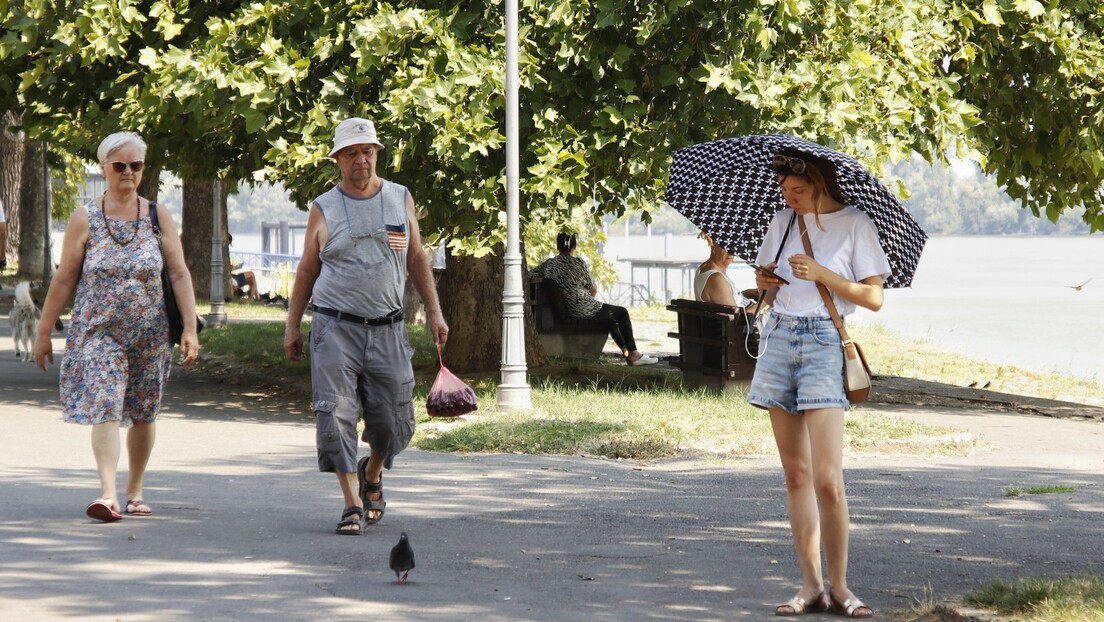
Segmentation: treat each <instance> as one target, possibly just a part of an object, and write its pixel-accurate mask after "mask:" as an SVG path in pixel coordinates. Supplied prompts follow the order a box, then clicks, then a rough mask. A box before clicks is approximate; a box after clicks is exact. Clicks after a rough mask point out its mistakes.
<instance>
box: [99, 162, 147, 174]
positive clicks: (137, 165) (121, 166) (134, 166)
mask: <svg viewBox="0 0 1104 622" xmlns="http://www.w3.org/2000/svg"><path fill="white" fill-rule="evenodd" d="M108 164H110V165H111V168H112V169H113V170H114V171H115V172H116V173H122V172H123V171H125V170H127V167H128V166H129V167H130V170H132V171H134V172H135V173H137V172H138V171H140V170H142V167H143V166H145V164H146V163H145V162H143V161H141V160H134V161H133V162H119V161H117V160H116V161H114V162H108Z"/></svg>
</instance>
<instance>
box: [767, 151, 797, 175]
mask: <svg viewBox="0 0 1104 622" xmlns="http://www.w3.org/2000/svg"><path fill="white" fill-rule="evenodd" d="M771 168H775V169H779V168H782V169H785V168H788V169H790V170H791V171H793V172H795V173H797V174H798V175H800V174H802V173H804V172H805V160H802V159H801V158H794V157H790V156H785V155H782V154H781V153H780V154H777V155H776V156H774V159H773V160H771Z"/></svg>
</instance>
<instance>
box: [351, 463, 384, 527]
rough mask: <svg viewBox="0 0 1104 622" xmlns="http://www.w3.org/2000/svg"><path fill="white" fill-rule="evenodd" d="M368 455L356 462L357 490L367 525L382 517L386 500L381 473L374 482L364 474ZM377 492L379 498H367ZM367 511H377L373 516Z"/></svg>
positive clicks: (378, 520) (376, 521) (373, 523)
mask: <svg viewBox="0 0 1104 622" xmlns="http://www.w3.org/2000/svg"><path fill="white" fill-rule="evenodd" d="M368 459H369V456H365V457H363V458H361V459H360V461H359V462H357V484H358V492H359V493H360V502H361V503H363V504H364V522H365V523H366V524H368V525H375V524H376V523H378V522H380V521H381V520H382V519H383V511H384V510H385V509H386V508H387V502H386V501H384V500H383V473H380V479H379V481H378V482H376V483H374V484H373V483H371V482H369V481H368V477H367V476H366V475H365V474H364V467H366V466H368ZM376 493H379V499H376V500H372V499H369V497H371V496H372V495H374V494H376ZM369 512H378V514H376V515H375V516H374V517H373V516H371V515H369Z"/></svg>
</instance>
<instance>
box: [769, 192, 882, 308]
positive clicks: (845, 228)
mask: <svg viewBox="0 0 1104 622" xmlns="http://www.w3.org/2000/svg"><path fill="white" fill-rule="evenodd" d="M793 215H794V211H793V210H792V209H790V208H788V207H787V208H785V209H783V210H781V211H779V212H778V213H777V214H775V215H774V220H772V221H771V224H770V228H769V229H767V235H766V237H765V238H764V239H763V246H761V247H760V248H759V256H758V257H757V258H756V263H758V264H760V265H766V264H769V263H770V262H772V261H774V256H775V254H777V253H778V245H779V243H780V242H781V241H782V236H783V234H784V233H785V232H786V225H788V224H789V222H790V218H792V217H793ZM820 224H821V225H823V227H824V230H823V231H821V229H820V228H819V227H817V224H816V219H815V217H814V215H813V214H808V215H806V216H805V226H806V228H807V229H808V230H809V242H810V243H811V245H812V247H813V258H814V259H815V260H816V262H817V263H819V264H820V265H822V266H824V267H825V268H828V269H829V270H831V271H832V272H835V273H836V274H838V275H840V276H842V277H843V278H845V279H848V280H850V281H856V282H858V281H861V280H863V279H866V278H869V277H872V276H879V275H880V276H881V277H882V278H886V277H888V276H889V275H890V267H889V260H888V259H887V258H886V254H885V251H883V250H882V246H881V244H879V243H878V231H877V229H875V228H874V223H873V222H871V220H870V217H868V216H867V215H866V214H865V213H863V212H862V211H860V210H858V209H856V208H854V207H850V206H848V207H844V208H843V209H842V210H840V211H838V212H833V213H831V214H821V215H820ZM804 253H805V246H804V245H803V244H802V243H801V232H800V230H799V229H798V225H797V222H796V221H795V222H794V224H793V227H792V228H791V230H790V234H789V235H788V236H787V237H786V245H785V247H784V248H783V249H782V254H781V255H780V256H779V258H778V267H777V268H776V269H775V272H777V273H778V275H779V276H781V277H782V278H784V279H786V280H787V281H789V282H790V284H789V285H783V286H782V287H780V288H778V296H777V297H776V298H775V299H774V310H775V311H777V312H778V313H781V314H784V315H793V316H798V317H829V313H828V309H827V308H826V307H825V306H824V299H822V298H821V297H820V292H819V291H817V287H816V283H815V282H813V281H804V280H801V279H798V278H797V277H795V276H794V274H793V270H791V269H790V262H789V261H788V259H789V257H790V256H791V255H801V254H804ZM828 291H829V292H831V293H832V301H833V302H835V303H836V310H838V311H839V314H840V316H841V317H843V316H846V315H849V314H851V313H852V312H853V311H854V310H855V305H853V304H851V303H850V302H846V301H844V300H843V299H841V298H840V297H839V296H837V295H836V294H835V292H832V291H831V290H828Z"/></svg>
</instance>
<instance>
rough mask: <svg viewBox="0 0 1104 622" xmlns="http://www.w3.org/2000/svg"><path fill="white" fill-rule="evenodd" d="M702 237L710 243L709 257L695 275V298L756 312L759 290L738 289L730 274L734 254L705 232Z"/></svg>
mask: <svg viewBox="0 0 1104 622" xmlns="http://www.w3.org/2000/svg"><path fill="white" fill-rule="evenodd" d="M700 237H701V238H702V239H703V240H705V241H706V243H707V244H709V259H706V260H705V261H704V262H702V264H701V265H700V266H699V267H698V272H697V274H696V275H695V276H694V298H695V299H696V300H698V301H699V302H711V303H713V304H718V305H728V306H730V307H739V308H741V309H744V310H745V311H747V312H748V313H751V314H754V313H755V303H756V300H757V298H758V294H757V292H756V291H755V290H754V289H750V290H744V291H740V290H738V289H736V284H735V283H734V282H732V279H731V278H729V276H728V267H729V266H730V265H732V261H733V259H734V257H733V256H732V254H731V253H729V252H728V251H727V250H725V248H724V247H723V246H721V245H720V244H717V243H716V242H714V241H713V239H712V238H710V237H709V236H708V235H706V234H705V233H702V234H701V236H700Z"/></svg>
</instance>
